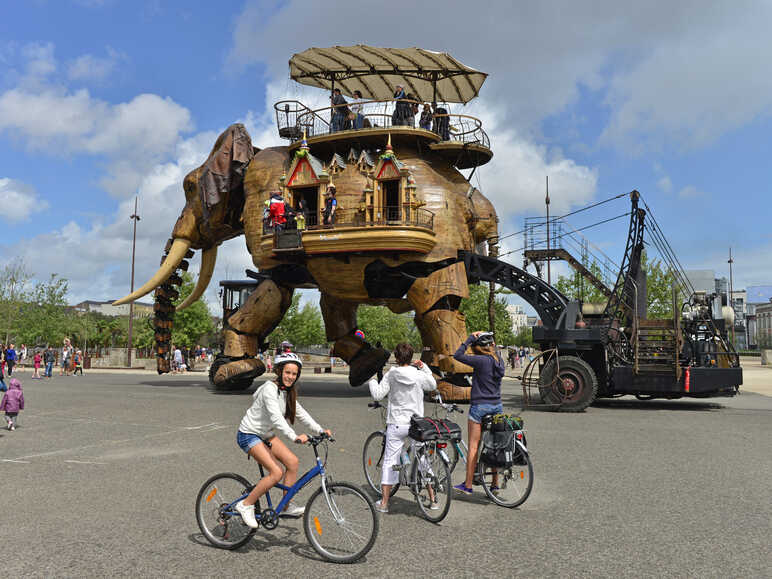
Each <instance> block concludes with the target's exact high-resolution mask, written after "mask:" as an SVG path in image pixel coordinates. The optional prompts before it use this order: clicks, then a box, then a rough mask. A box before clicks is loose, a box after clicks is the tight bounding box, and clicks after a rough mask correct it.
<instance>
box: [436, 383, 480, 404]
mask: <svg viewBox="0 0 772 579" xmlns="http://www.w3.org/2000/svg"><path fill="white" fill-rule="evenodd" d="M437 389H438V390H439V391H440V396H442V401H443V402H465V403H467V404H468V403H469V398H470V397H471V395H472V387H471V386H459V385H457V384H451V383H450V382H448V381H446V380H439V381H438V382H437Z"/></svg>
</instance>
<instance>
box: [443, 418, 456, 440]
mask: <svg viewBox="0 0 772 579" xmlns="http://www.w3.org/2000/svg"><path fill="white" fill-rule="evenodd" d="M437 422H438V423H439V425H440V432H441V433H442V438H446V439H448V440H461V437H462V435H461V427H460V426H459V425H458V424H456V423H455V422H452V421H451V420H448V419H447V418H441V419H440V420H438V421H437Z"/></svg>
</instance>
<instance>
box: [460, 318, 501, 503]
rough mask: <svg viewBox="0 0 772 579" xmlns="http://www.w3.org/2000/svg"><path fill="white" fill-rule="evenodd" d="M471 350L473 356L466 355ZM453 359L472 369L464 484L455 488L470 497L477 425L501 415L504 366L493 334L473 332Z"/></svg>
mask: <svg viewBox="0 0 772 579" xmlns="http://www.w3.org/2000/svg"><path fill="white" fill-rule="evenodd" d="M470 346H471V348H472V352H474V353H475V354H476V355H475V356H469V355H468V354H466V353H465V352H466V350H467V348H469V347H470ZM453 358H455V359H456V360H458V361H459V362H461V363H462V364H466V365H467V366H471V367H472V368H473V369H474V373H473V374H472V394H471V400H470V402H471V406H470V407H469V420H468V421H467V429H468V433H469V459H468V460H467V462H466V480H465V481H464V482H463V483H461V484H459V485H456V486H455V487H454V488H455V489H456V490H459V491H461V492H463V493H466V494H472V484H473V482H474V472H475V469H476V468H477V450H478V448H479V446H480V437H481V434H482V427H481V426H480V422H481V421H482V417H483V416H485V415H486V414H498V413H500V412H503V411H504V407H503V405H502V404H501V379H502V378H503V377H504V372H505V370H506V366H505V365H504V360H502V359H501V358H500V357H499V355H498V353H497V352H496V344H495V343H494V341H493V332H473V333H472V334H471V335H470V336H469V337H468V338H467V339H466V341H465V342H464V343H463V344H461V345H460V346H459V347H458V350H456V353H455V354H453Z"/></svg>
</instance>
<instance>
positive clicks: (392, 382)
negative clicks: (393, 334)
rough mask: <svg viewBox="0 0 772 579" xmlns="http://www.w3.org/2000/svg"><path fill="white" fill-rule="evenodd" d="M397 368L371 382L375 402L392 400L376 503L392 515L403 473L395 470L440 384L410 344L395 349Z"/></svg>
mask: <svg viewBox="0 0 772 579" xmlns="http://www.w3.org/2000/svg"><path fill="white" fill-rule="evenodd" d="M394 357H395V358H396V360H397V366H396V367H393V368H391V370H389V371H388V372H387V373H386V375H385V376H384V377H383V380H381V381H380V383H378V382H377V381H376V380H370V383H369V385H370V394H371V396H372V397H373V398H374V399H375V400H381V399H383V398H385V397H386V396H388V397H389V404H388V409H387V413H386V448H385V449H384V452H383V465H382V466H381V500H380V501H378V502H377V503H375V508H376V510H378V511H380V512H382V513H387V512H389V496H391V487H392V486H394V484H395V483H396V482H397V481H398V480H399V472H397V471H395V470H394V469H393V468H392V467H394V466H395V465H397V464H398V463H399V453H400V450H401V449H402V445H403V444H404V441H405V438H407V434H408V430H409V429H410V417H411V416H413V414H417V415H419V416H423V415H424V392H431V391H433V390H436V389H437V382H436V381H435V380H434V376H432V372H431V370H429V367H428V366H427V365H426V364H424V363H423V362H421V361H420V360H417V361H416V362H415V364H411V361H412V360H413V347H412V346H411V345H410V344H407V343H401V344H397V346H396V347H395V348H394Z"/></svg>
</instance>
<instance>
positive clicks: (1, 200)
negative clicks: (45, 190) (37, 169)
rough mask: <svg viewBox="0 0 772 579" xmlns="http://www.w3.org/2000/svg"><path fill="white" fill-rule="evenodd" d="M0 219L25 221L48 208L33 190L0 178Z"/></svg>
mask: <svg viewBox="0 0 772 579" xmlns="http://www.w3.org/2000/svg"><path fill="white" fill-rule="evenodd" d="M0 208H2V210H1V211H0V217H2V218H4V219H5V220H6V221H11V222H16V221H26V220H28V219H29V218H30V216H31V215H32V214H33V213H35V212H36V211H44V210H45V209H47V208H48V202H47V201H45V200H44V199H41V198H40V197H39V196H38V194H37V192H36V191H35V189H34V188H33V187H31V186H29V185H25V184H24V183H22V182H20V181H16V180H13V179H8V178H7V177H6V178H0Z"/></svg>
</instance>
